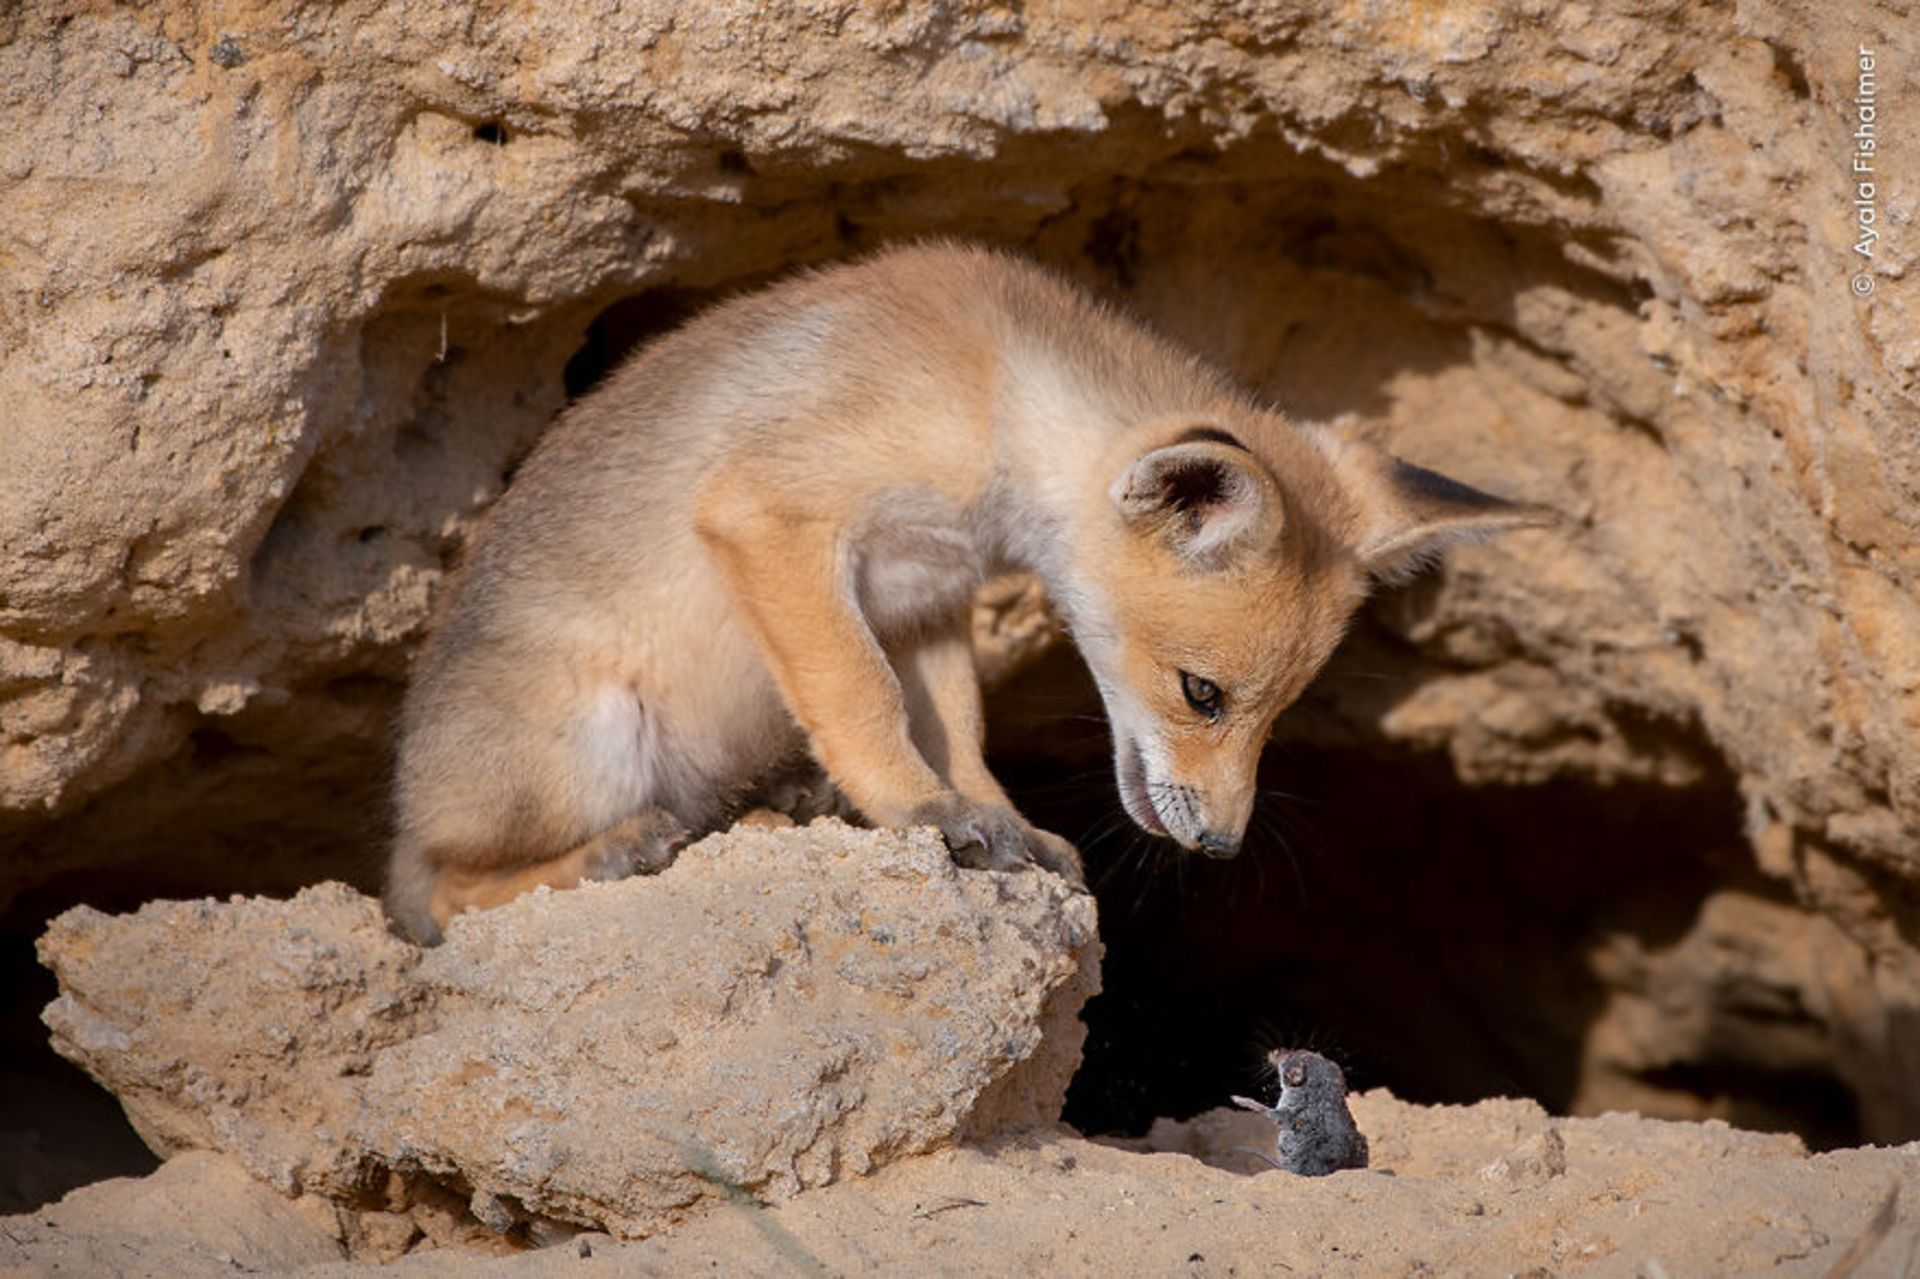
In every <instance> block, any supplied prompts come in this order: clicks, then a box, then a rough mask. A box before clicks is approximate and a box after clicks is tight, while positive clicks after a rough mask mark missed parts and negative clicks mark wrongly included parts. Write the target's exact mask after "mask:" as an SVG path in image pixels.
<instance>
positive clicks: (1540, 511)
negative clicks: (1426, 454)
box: [1327, 440, 1560, 581]
mask: <svg viewBox="0 0 1920 1279" xmlns="http://www.w3.org/2000/svg"><path fill="white" fill-rule="evenodd" d="M1327 452H1328V455H1329V456H1330V457H1331V458H1332V460H1333V464H1334V468H1335V470H1337V471H1338V472H1339V474H1340V479H1341V482H1342V484H1343V485H1345V487H1346V490H1347V493H1348V494H1349V496H1351V497H1352V498H1353V500H1354V503H1355V505H1356V506H1357V507H1358V508H1359V511H1360V519H1359V525H1358V527H1357V528H1356V529H1355V530H1354V533H1353V537H1352V546H1353V555H1354V558H1355V559H1356V560H1357V561H1358V562H1359V563H1360V566H1361V567H1362V568H1364V569H1365V570H1366V571H1367V572H1368V573H1370V574H1372V575H1373V576H1374V577H1378V578H1382V579H1385V580H1389V581H1391V580H1394V579H1397V578H1403V577H1407V576H1410V575H1411V574H1413V573H1414V572H1416V571H1418V570H1419V569H1420V568H1422V567H1424V566H1425V565H1426V564H1428V563H1430V562H1432V561H1433V560H1434V559H1435V558H1437V557H1438V556H1439V554H1440V552H1441V551H1443V550H1445V549H1446V548H1447V547H1448V546H1451V545H1453V544H1455V543H1457V542H1467V541H1477V540H1478V539H1480V538H1483V537H1491V536H1493V535H1494V534H1495V533H1504V532H1506V531H1507V530H1509V529H1516V528H1544V527H1546V526H1549V525H1552V524H1557V523H1559V522H1560V516H1559V514H1558V513H1557V512H1555V511H1553V510H1551V509H1549V508H1548V507H1544V506H1536V505H1532V504H1530V503H1522V502H1509V501H1507V500H1506V499H1504V498H1498V497H1495V496H1493V495H1492V494H1491V493H1482V492H1481V491H1480V490H1479V489H1477V488H1473V487H1472V486H1470V485H1466V484H1462V483H1460V481H1458V480H1454V479H1449V478H1448V477H1446V476H1444V475H1441V474H1440V473H1439V472H1437V471H1429V470H1427V469H1426V468H1425V467H1420V466H1415V465H1413V463H1411V462H1403V461H1401V460H1400V459H1399V458H1397V457H1394V456H1393V455H1392V454H1390V453H1385V452H1382V451H1381V450H1379V449H1377V448H1374V447H1373V446H1372V445H1370V444H1361V443H1357V442H1353V441H1343V440H1336V441H1332V442H1331V443H1330V444H1329V445H1327Z"/></svg>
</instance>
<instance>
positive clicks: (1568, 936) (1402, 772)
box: [989, 653, 1861, 1148]
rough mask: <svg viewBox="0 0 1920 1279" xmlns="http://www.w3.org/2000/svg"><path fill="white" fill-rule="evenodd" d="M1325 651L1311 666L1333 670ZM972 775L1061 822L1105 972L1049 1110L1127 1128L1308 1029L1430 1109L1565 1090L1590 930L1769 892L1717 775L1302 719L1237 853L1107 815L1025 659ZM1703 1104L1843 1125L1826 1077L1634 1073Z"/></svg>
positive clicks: (1758, 1123)
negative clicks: (1576, 772) (1574, 776)
mask: <svg viewBox="0 0 1920 1279" xmlns="http://www.w3.org/2000/svg"><path fill="white" fill-rule="evenodd" d="M1350 677H1351V675H1350V673H1349V672H1347V671H1346V670H1344V669H1343V666H1342V663H1341V662H1340V660H1339V659H1336V661H1335V663H1334V665H1333V666H1332V667H1330V668H1329V670H1328V671H1327V673H1326V674H1325V675H1324V676H1323V677H1322V680H1323V683H1324V682H1325V681H1338V680H1340V679H1342V678H1350ZM997 700H998V701H999V702H1000V703H1002V704H1003V705H1008V704H1012V703H1018V704H1019V705H1020V706H1021V707H1023V708H1025V709H1023V710H1021V711H1019V712H1018V713H1003V714H1001V715H999V716H998V717H996V716H993V715H990V716H989V719H990V722H996V723H997V724H998V725H999V726H1000V727H999V728H998V729H997V730H996V733H995V740H994V742H993V744H992V745H993V763H994V766H995V769H996V772H997V773H998V774H999V775H1000V777H1001V778H1002V780H1003V781H1004V782H1005V783H1006V784H1007V786H1008V789H1009V791H1010V792H1011V793H1012V794H1013V796H1014V798H1015V801H1016V802H1017V803H1018V804H1019V805H1020V806H1021V807H1022V809H1023V810H1024V811H1025V812H1026V813H1027V814H1028V815H1029V816H1030V817H1031V818H1032V819H1033V820H1034V821H1035V822H1036V823H1038V824H1040V825H1042V826H1045V827H1047V828H1050V829H1053V830H1056V831H1059V832H1060V833H1062V834H1064V835H1066V836H1068V837H1069V838H1073V839H1075V840H1076V841H1077V842H1079V843H1080V844H1081V847H1082V849H1083V851H1084V852H1085V855H1086V860H1087V867H1088V879H1089V882H1090V884H1091V885H1092V886H1093V888H1094V891H1095V894H1096V896H1097V898H1098V900H1099V906H1100V930H1101V937H1102V940H1103V941H1104V943H1105V945H1106V956H1105V960H1104V963H1103V967H1102V979H1103V985H1104V989H1103V991H1102V993H1101V994H1100V995H1098V996H1096V997H1095V998H1094V999H1093V1000H1092V1001H1091V1002H1090V1003H1089V1005H1088V1006H1087V1009H1086V1012H1085V1015H1084V1016H1085V1021H1086V1023H1087V1026H1088V1036H1087V1043H1086V1048H1085V1058H1084V1062H1083V1064H1082V1066H1081V1068H1080V1071H1079V1074H1078V1075H1077V1076H1076V1077H1075V1079H1074V1083H1073V1087H1072V1089H1071V1091H1070V1092H1069V1094H1068V1099H1067V1111H1066V1115H1065V1118H1066V1120H1067V1122H1069V1123H1070V1124H1072V1125H1073V1126H1075V1127H1076V1128H1078V1129H1080V1130H1081V1131H1083V1132H1088V1133H1095V1134H1106V1133H1113V1134H1127V1135H1138V1134H1141V1133H1143V1132H1144V1131H1145V1130H1146V1128H1147V1127H1148V1126H1149V1125H1150V1124H1151V1123H1152V1121H1153V1120H1154V1119H1156V1118H1158V1117H1161V1116H1166V1117H1171V1118H1176V1119H1184V1118H1189V1117H1191V1116H1193V1115H1195V1114H1198V1113H1200V1112H1202V1111H1205V1110H1208V1109H1211V1108H1213V1107H1216V1106H1221V1105H1225V1104H1228V1098H1229V1097H1230V1096H1232V1095H1233V1094H1236V1093H1237V1094H1242V1095H1248V1096H1270V1095H1271V1093H1272V1087H1273V1084H1272V1080H1271V1079H1270V1078H1269V1077H1268V1072H1267V1069H1266V1065H1265V1057H1266V1054H1267V1052H1268V1051H1269V1050H1271V1049H1274V1048H1278V1047H1289V1048H1297V1047H1304V1048H1311V1049H1314V1050H1316V1051H1319V1052H1321V1053H1324V1054H1325V1055H1327V1056H1329V1057H1331V1058H1333V1059H1334V1060H1336V1061H1338V1062H1340V1063H1341V1064H1342V1066H1343V1067H1344V1068H1345V1069H1346V1071H1347V1075H1348V1080H1349V1083H1350V1085H1351V1086H1352V1087H1354V1088H1355V1089H1364V1088H1369V1087H1373V1086H1376V1085H1384V1086H1386V1087H1388V1088H1390V1089H1391V1090H1392V1091H1393V1092H1394V1094H1395V1095H1396V1096H1399V1097H1401V1098H1402V1099H1405V1100H1408V1101H1414V1102H1421V1103H1427V1104H1454V1103H1468V1102H1473V1101H1477V1100H1481V1099H1484V1098H1488V1097H1496V1096H1511V1097H1530V1098H1533V1099H1535V1100H1537V1101H1539V1102H1540V1103H1541V1104H1542V1105H1543V1106H1545V1107H1546V1108H1547V1109H1548V1110H1549V1111H1552V1112H1554V1113H1563V1114H1564V1113H1567V1112H1568V1111H1569V1110H1570V1109H1571V1108H1572V1107H1573V1106H1574V1104H1575V1101H1576V1093H1577V1090H1578V1086H1579V1084H1580V1073H1581V1066H1582V1051H1583V1046H1584V1043H1585V1039H1586V1036H1587V1034H1588V1032H1589V1030H1590V1028H1591V1027H1592V1025H1593V1024H1594V1022H1595V1021H1596V1019H1597V1018H1598V1017H1600V1016H1601V1014H1602V1011H1603V1008H1604V1006H1605V1002H1606V999H1607V995H1608V991H1607V989H1606V988H1605V987H1604V985H1603V984H1602V982H1601V980H1600V979H1599V977H1598V976H1596V975H1595V973H1594V972H1593V971H1592V970H1591V968H1590V966H1589V959H1588V957H1589V953H1590V951H1591V949H1592V947H1594V946H1595V945H1596V944H1597V943H1599V942H1600V940H1601V939H1602V938H1605V937H1608V936H1617V935H1619V934H1623V933H1624V934H1629V935H1631V936H1633V937H1634V938H1637V939H1638V941H1639V942H1640V943H1641V944H1643V945H1644V946H1645V947H1647V948H1648V949H1650V950H1658V949H1660V948H1662V947H1665V946H1668V945H1671V944H1672V943H1674V942H1676V941H1677V940H1679V939H1680V938H1681V937H1682V936H1684V935H1685V934H1686V933H1687V931H1688V929H1689V928H1690V927H1691V926H1692V925H1693V923H1694V921H1695V919H1696V917H1697V916H1698V914H1699V910H1700V907H1701V904H1702V902H1703V901H1705V900H1706V899H1707V897H1708V895H1709V894H1711V893H1714V892H1716V891H1724V890H1726V889H1728V888H1729V887H1730V886H1733V887H1737V888H1738V889H1739V890H1740V891H1743V892H1751V893H1754V894H1756V895H1761V896H1767V897H1772V898H1775V899H1779V900H1785V898H1784V895H1783V894H1782V893H1781V891H1780V890H1779V889H1778V888H1777V887H1774V886H1771V885H1769V884H1767V883H1766V882H1765V881H1763V880H1762V879H1761V877H1760V876H1759V874H1758V872H1757V871H1756V870H1755V869H1754V868H1753V866H1752V863H1751V859H1750V856H1749V854H1748V853H1747V851H1746V844H1745V840H1744V839H1743V837H1742V834H1741V813H1742V808H1741V802H1740V797H1739V793H1738V789H1737V786H1736V784H1735V781H1734V779H1733V777H1732V776H1731V775H1730V774H1728V773H1726V772H1725V771H1724V770H1719V771H1715V772H1713V773H1711V774H1710V775H1709V776H1708V777H1707V778H1705V779H1704V780H1703V781H1701V782H1699V783H1697V784H1694V785H1690V786H1687V787H1684V788H1670V787H1664V786H1660V785H1656V784H1651V783H1643V782H1623V783H1616V784H1612V785H1600V784H1596V783H1593V782H1589V781H1580V780H1571V779H1569V780H1559V781H1554V782H1550V783H1547V784H1544V785H1529V786H1469V785H1466V784H1463V783H1462V782H1461V781H1460V779H1459V778H1458V777H1457V776H1456V775H1455V772H1454V770H1453V767H1452V765H1451V763H1450V762H1449V760H1448V759H1447V758H1446V756H1445V755H1443V754H1440V753H1437V752H1432V751H1426V752H1418V751H1412V750H1407V749H1401V748H1396V747H1393V746H1392V745H1390V744H1388V743H1385V742H1383V741H1374V742H1366V741H1361V742H1358V743H1356V741H1355V740H1354V739H1353V737H1352V735H1351V734H1349V733H1341V732H1334V733H1329V734H1327V736H1328V737H1329V738H1330V739H1332V740H1331V743H1330V744H1327V745H1317V744H1316V743H1315V740H1314V739H1315V732H1314V724H1313V722H1312V720H1313V717H1314V716H1315V715H1316V714H1317V713H1319V712H1316V710H1315V709H1314V707H1313V705H1312V703H1313V702H1314V700H1315V698H1314V694H1313V692H1311V691H1310V692H1309V694H1308V696H1307V697H1306V698H1305V699H1303V702H1302V704H1301V706H1299V707H1297V708H1295V710H1294V711H1291V712H1289V714H1294V715H1298V716H1301V717H1303V718H1304V719H1306V720H1307V721H1308V722H1307V723H1306V724H1305V725H1304V726H1303V728H1302V731H1298V732H1293V733H1288V734H1284V735H1283V738H1284V740H1282V741H1278V742H1276V743H1275V744H1274V745H1272V746H1270V747H1269V748H1268V750H1267V754H1266V757H1265V759H1264V761H1263V764H1262V767H1261V777H1260V780H1261V788H1262V796H1261V799H1260V801H1259V804H1258V807H1257V809H1256V814H1255V817H1254V821H1253V825H1252V827H1251V828H1250V830H1249V834H1248V838H1247V842H1246V844H1245V846H1244V848H1243V850H1242V852H1241V854H1240V855H1239V856H1238V857H1237V858H1236V859H1234V860H1232V861H1228V862H1218V861H1209V860H1207V859H1205V858H1202V857H1199V856H1196V855H1193V854H1186V853H1182V852H1181V851H1180V850H1179V849H1177V848H1174V847H1172V846H1171V845H1168V844H1166V843H1164V842H1163V841H1156V840H1152V839H1150V838H1148V837H1147V836H1145V835H1143V834H1141V833H1139V832H1138V831H1136V830H1135V828H1134V827H1133V826H1132V824H1131V823H1130V822H1128V821H1127V820H1126V819H1125V818H1124V816H1123V815H1122V814H1121V813H1120V810H1119V804H1118V800H1117V798H1116V795H1115V790H1114V783H1113V780H1112V777H1111V765H1110V763H1109V744H1108V740H1107V736H1106V730H1105V726H1104V724H1103V723H1102V722H1101V721H1100V718H1099V715H1098V701H1097V697H1096V695H1095V694H1094V692H1093V690H1092V688H1091V686H1090V682H1089V681H1087V680H1086V678H1085V676H1084V673H1083V672H1081V671H1080V670H1079V669H1078V662H1077V660H1076V659H1074V658H1072V657H1071V655H1070V654H1065V653H1062V654H1057V655H1055V656H1053V657H1050V658H1049V659H1048V660H1047V661H1046V662H1045V663H1044V664H1043V666H1042V667H1041V668H1039V669H1036V670H1035V671H1033V672H1030V673H1029V674H1028V675H1026V676H1024V677H1022V679H1021V680H1019V681H1016V683H1015V685H1014V686H1012V687H1011V688H1009V689H1008V690H1006V691H1005V692H1004V693H1003V694H1002V695H1001V697H999V698H998V699H997ZM1644 1082H1645V1083H1647V1084H1648V1085H1650V1086H1653V1087H1657V1088H1662V1089H1669V1090H1674V1091H1677V1092H1680V1093H1687V1094H1692V1095H1695V1096H1698V1097H1699V1098H1701V1099H1703V1100H1705V1099H1716V1100H1717V1101H1718V1103H1719V1105H1720V1107H1721V1113H1724V1114H1726V1115H1727V1116H1728V1117H1729V1118H1730V1119H1731V1120H1732V1121H1733V1122H1735V1123H1736V1124H1739V1125H1742V1126H1746V1127H1754V1128H1765V1129H1774V1130H1786V1131H1794V1132H1798V1133H1799V1134H1800V1135H1801V1136H1802V1137H1804V1138H1805V1139H1806V1140H1807V1141H1808V1143H1809V1144H1810V1145H1811V1146H1813V1147H1815V1148H1832V1147H1835V1146H1842V1145H1849V1144H1856V1143H1857V1142H1858V1141H1859V1140H1860V1139H1861V1137H1860V1128H1859V1121H1858V1116H1857V1114H1856V1112H1855V1105H1854V1100H1853V1097H1852V1094H1851V1093H1850V1092H1849V1091H1848V1089H1847V1088H1846V1087H1845V1085H1843V1084H1842V1083H1841V1082H1840V1081H1839V1079H1838V1078H1837V1077H1835V1076H1831V1075H1826V1074H1809V1073H1808V1072H1807V1071H1806V1070H1805V1069H1804V1065H1802V1067H1801V1068H1799V1069H1781V1070H1774V1069H1770V1068H1769V1067H1768V1066H1767V1065H1766V1064H1765V1063H1763V1062H1755V1061H1752V1060H1744V1059H1743V1060H1735V1059H1732V1058H1729V1059H1726V1060H1700V1061H1690V1062H1687V1063H1685V1064H1683V1065H1676V1066H1672V1067H1670V1068H1668V1069H1666V1070H1664V1071H1661V1072H1659V1073H1658V1074H1657V1075H1655V1074H1653V1073H1651V1072H1650V1073H1649V1074H1648V1075H1646V1076H1644Z"/></svg>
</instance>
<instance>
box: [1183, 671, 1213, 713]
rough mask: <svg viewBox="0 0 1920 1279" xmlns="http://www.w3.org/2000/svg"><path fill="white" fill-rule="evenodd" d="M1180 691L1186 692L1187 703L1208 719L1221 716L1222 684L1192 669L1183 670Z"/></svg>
mask: <svg viewBox="0 0 1920 1279" xmlns="http://www.w3.org/2000/svg"><path fill="white" fill-rule="evenodd" d="M1180 691H1181V692H1182V693H1184V694H1186V698H1187V705H1189V706H1191V707H1193V709H1195V710H1196V711H1199V712H1200V713H1201V714H1202V715H1205V716H1206V717H1207V718H1208V719H1219V718H1220V686H1219V685H1218V684H1216V683H1214V682H1213V681H1212V680H1210V679H1206V678H1204V677H1202V676H1199V675H1195V674H1193V673H1192V672H1191V671H1181V672H1180Z"/></svg>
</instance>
